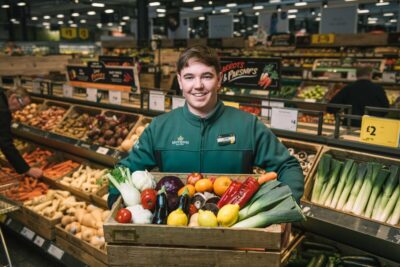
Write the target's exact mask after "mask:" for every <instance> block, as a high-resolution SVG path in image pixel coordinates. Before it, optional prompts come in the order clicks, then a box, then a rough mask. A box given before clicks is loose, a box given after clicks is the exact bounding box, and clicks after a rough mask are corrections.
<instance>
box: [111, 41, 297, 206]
mask: <svg viewBox="0 0 400 267" xmlns="http://www.w3.org/2000/svg"><path fill="white" fill-rule="evenodd" d="M177 74H178V82H179V85H180V88H181V90H182V93H183V96H184V97H185V99H186V103H185V105H184V106H183V107H180V108H177V109H174V110H172V111H171V112H168V113H166V114H163V115H160V116H158V117H156V118H154V119H153V121H152V122H151V123H150V125H149V126H148V127H147V128H146V129H145V130H144V132H143V134H142V135H141V136H140V138H139V141H138V142H137V143H136V144H135V145H134V147H133V149H132V151H131V152H130V154H129V155H128V157H126V158H124V159H122V160H121V161H120V162H119V165H123V166H126V167H128V168H129V169H130V170H131V171H132V172H134V171H137V170H145V169H147V170H151V169H152V168H154V167H156V166H157V167H158V168H159V170H160V171H161V172H175V173H191V172H199V173H252V169H253V166H258V167H260V168H263V169H265V170H267V171H274V172H276V173H277V174H278V180H280V181H281V182H282V183H285V184H287V185H288V186H289V187H290V188H291V190H292V192H293V196H294V197H295V199H296V200H297V201H299V200H300V198H301V196H302V195H303V190H304V176H303V173H302V170H301V168H300V165H299V162H298V161H297V159H295V158H294V157H292V156H290V154H289V152H288V150H287V149H286V147H285V146H284V145H283V144H282V143H281V142H280V141H279V140H278V139H277V138H276V136H275V135H274V134H273V133H272V132H271V130H270V129H268V128H267V127H266V126H265V125H264V124H263V123H262V122H261V121H260V120H258V118H257V117H256V116H254V115H251V114H249V113H247V112H244V111H241V110H238V109H235V108H232V107H229V106H225V105H224V104H223V102H222V101H221V100H220V99H218V90H219V89H220V87H221V80H222V75H221V66H220V63H219V59H218V57H217V54H216V52H215V51H214V50H213V49H210V48H208V47H205V46H194V47H192V48H188V49H186V50H185V51H184V52H182V54H181V55H180V57H179V60H178V63H177ZM109 193H110V194H109V198H108V205H109V206H110V207H111V205H112V203H114V202H115V200H116V199H117V197H118V195H119V194H118V191H117V189H116V188H113V187H110V190H109Z"/></svg>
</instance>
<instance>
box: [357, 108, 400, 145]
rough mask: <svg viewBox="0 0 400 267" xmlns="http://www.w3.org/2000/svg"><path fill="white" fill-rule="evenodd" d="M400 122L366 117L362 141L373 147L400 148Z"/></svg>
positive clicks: (362, 124) (363, 119)
mask: <svg viewBox="0 0 400 267" xmlns="http://www.w3.org/2000/svg"><path fill="white" fill-rule="evenodd" d="M399 138H400V121H399V120H391V119H385V118H378V117H372V116H368V115H364V116H363V117H362V122H361V133H360V140H361V141H362V142H365V143H369V144H373V145H381V146H388V147H394V148H397V147H399Z"/></svg>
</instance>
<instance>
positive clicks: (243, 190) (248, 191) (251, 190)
mask: <svg viewBox="0 0 400 267" xmlns="http://www.w3.org/2000/svg"><path fill="white" fill-rule="evenodd" d="M259 188H260V184H259V183H258V181H257V180H256V179H255V178H253V177H248V178H247V179H246V181H244V183H243V184H242V186H241V187H240V188H239V191H238V192H237V193H236V194H235V196H234V197H233V198H232V199H231V201H230V202H229V203H226V204H238V205H239V206H240V208H243V207H244V206H245V205H246V203H247V202H248V201H249V200H250V199H251V197H252V196H253V195H254V194H255V193H256V192H257V191H258V189H259ZM228 189H229V188H228Z"/></svg>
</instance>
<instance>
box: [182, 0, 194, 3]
mask: <svg viewBox="0 0 400 267" xmlns="http://www.w3.org/2000/svg"><path fill="white" fill-rule="evenodd" d="M183 2H184V3H192V2H194V0H183Z"/></svg>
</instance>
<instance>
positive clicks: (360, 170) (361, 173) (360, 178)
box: [344, 162, 367, 211]
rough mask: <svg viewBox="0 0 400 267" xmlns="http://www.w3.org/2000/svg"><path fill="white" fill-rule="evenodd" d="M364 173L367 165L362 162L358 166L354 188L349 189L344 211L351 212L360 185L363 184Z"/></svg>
mask: <svg viewBox="0 0 400 267" xmlns="http://www.w3.org/2000/svg"><path fill="white" fill-rule="evenodd" d="M366 173H367V163H364V162H362V163H360V165H358V170H357V177H356V181H355V182H354V186H353V188H352V189H351V192H350V197H349V200H348V201H347V203H346V206H345V207H344V211H351V210H352V209H353V206H354V202H355V201H356V199H357V195H358V193H359V192H360V190H361V186H362V184H363V183H364V179H365V174H366Z"/></svg>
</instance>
